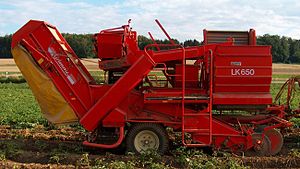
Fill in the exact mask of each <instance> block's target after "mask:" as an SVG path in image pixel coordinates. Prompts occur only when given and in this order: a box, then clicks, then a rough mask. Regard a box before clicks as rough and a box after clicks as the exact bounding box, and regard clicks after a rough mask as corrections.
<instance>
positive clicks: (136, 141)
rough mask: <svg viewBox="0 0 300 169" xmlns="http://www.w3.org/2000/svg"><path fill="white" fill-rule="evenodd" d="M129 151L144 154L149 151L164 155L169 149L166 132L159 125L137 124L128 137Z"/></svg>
mask: <svg viewBox="0 0 300 169" xmlns="http://www.w3.org/2000/svg"><path fill="white" fill-rule="evenodd" d="M126 147H127V151H129V152H134V153H143V152H146V151H148V150H154V151H157V152H158V153H159V154H164V153H166V152H167V151H168V149H169V139H168V135H167V132H166V130H165V129H164V128H163V126H162V125H160V124H157V123H137V124H134V125H133V126H132V127H131V128H130V129H129V131H128V134H127V136H126Z"/></svg>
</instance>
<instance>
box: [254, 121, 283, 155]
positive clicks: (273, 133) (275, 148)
mask: <svg viewBox="0 0 300 169" xmlns="http://www.w3.org/2000/svg"><path fill="white" fill-rule="evenodd" d="M265 127H266V126H260V127H258V129H257V131H259V132H260V133H262V132H263V131H264V128H265ZM265 135H266V136H267V137H268V138H269V140H270V142H271V149H270V155H276V154H277V153H279V152H280V150H281V148H282V146H283V136H282V134H281V133H280V132H279V131H278V130H276V129H270V130H267V131H265Z"/></svg>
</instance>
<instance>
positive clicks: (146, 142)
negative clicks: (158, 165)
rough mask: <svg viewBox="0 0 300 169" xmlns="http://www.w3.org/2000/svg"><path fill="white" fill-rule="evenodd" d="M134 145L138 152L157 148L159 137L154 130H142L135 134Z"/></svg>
mask: <svg viewBox="0 0 300 169" xmlns="http://www.w3.org/2000/svg"><path fill="white" fill-rule="evenodd" d="M134 146H135V147H136V149H137V150H138V151H139V152H142V151H146V150H148V149H154V150H157V149H158V147H159V138H158V136H157V135H156V134H155V133H154V132H152V131H150V130H144V131H141V132H140V133H138V134H137V135H136V137H135V140H134Z"/></svg>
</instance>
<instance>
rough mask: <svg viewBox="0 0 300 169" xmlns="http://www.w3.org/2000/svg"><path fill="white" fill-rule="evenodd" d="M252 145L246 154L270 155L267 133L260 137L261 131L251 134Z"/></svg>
mask: <svg viewBox="0 0 300 169" xmlns="http://www.w3.org/2000/svg"><path fill="white" fill-rule="evenodd" d="M252 144H253V147H252V148H251V149H249V150H248V151H246V152H245V154H246V156H266V155H270V151H271V142H270V139H269V138H268V136H267V135H265V136H264V138H262V134H261V133H253V134H252Z"/></svg>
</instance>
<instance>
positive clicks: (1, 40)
mask: <svg viewBox="0 0 300 169" xmlns="http://www.w3.org/2000/svg"><path fill="white" fill-rule="evenodd" d="M11 39H12V35H5V36H2V37H0V57H1V58H12V54H11V52H10V45H11Z"/></svg>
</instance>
